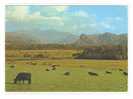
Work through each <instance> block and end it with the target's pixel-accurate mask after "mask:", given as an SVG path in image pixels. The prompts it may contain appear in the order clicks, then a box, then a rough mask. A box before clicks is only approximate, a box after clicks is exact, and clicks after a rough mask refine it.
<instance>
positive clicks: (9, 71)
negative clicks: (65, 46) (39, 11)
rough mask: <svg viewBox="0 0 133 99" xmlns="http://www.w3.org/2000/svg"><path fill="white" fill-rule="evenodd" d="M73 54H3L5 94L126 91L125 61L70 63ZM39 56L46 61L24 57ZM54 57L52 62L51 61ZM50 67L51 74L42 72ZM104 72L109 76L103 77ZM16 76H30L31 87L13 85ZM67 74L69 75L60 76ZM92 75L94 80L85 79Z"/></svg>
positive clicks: (51, 52)
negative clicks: (94, 74) (27, 74)
mask: <svg viewBox="0 0 133 99" xmlns="http://www.w3.org/2000/svg"><path fill="white" fill-rule="evenodd" d="M75 52H76V51H70V50H67V51H60V50H59V51H58V50H49V51H45V54H44V51H39V50H38V51H37V50H35V51H34V50H31V51H6V68H5V74H6V75H5V76H6V78H5V90H6V91H20V92H21V91H31V92H36V91H38V92H40V91H43V92H57V91H61V92H68V91H71V92H80V91H81V92H99V91H100V92H112V91H113V92H114V91H116V92H120V91H127V83H128V82H127V78H128V76H126V75H124V74H123V71H127V65H128V64H127V60H87V59H86V60H85V59H73V58H72V53H75ZM25 53H26V54H28V55H30V56H31V55H32V57H33V56H34V55H35V54H38V53H39V54H40V53H43V54H44V55H47V56H48V57H47V58H46V57H45V58H43V59H42V58H38V59H37V58H31V57H24V54H25ZM53 57H54V58H53ZM50 65H57V67H56V69H55V70H51V69H50V70H49V71H46V69H48V68H49V66H50ZM106 71H108V72H111V73H106ZM19 72H30V73H31V74H32V82H31V84H27V82H25V84H21V83H20V84H14V83H13V80H14V78H15V77H16V75H17V74H18V73H19ZM65 72H70V74H69V75H64V73H65ZM88 72H95V73H97V74H98V76H93V75H89V74H88Z"/></svg>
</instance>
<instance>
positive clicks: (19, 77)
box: [14, 72, 31, 84]
mask: <svg viewBox="0 0 133 99" xmlns="http://www.w3.org/2000/svg"><path fill="white" fill-rule="evenodd" d="M25 80H27V81H28V84H31V73H26V72H20V73H18V74H17V76H16V78H15V79H14V84H17V82H18V81H19V82H21V81H23V84H24V81H25Z"/></svg>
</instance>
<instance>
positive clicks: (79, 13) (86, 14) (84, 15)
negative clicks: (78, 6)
mask: <svg viewBox="0 0 133 99" xmlns="http://www.w3.org/2000/svg"><path fill="white" fill-rule="evenodd" d="M75 15H77V16H81V17H88V16H89V15H88V13H87V12H85V11H77V12H75Z"/></svg>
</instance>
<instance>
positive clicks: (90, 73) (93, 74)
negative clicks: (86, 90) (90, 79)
mask: <svg viewBox="0 0 133 99" xmlns="http://www.w3.org/2000/svg"><path fill="white" fill-rule="evenodd" d="M88 74H89V75H92V76H98V74H97V73H94V72H88Z"/></svg>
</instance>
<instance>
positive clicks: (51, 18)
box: [6, 5, 128, 35]
mask: <svg viewBox="0 0 133 99" xmlns="http://www.w3.org/2000/svg"><path fill="white" fill-rule="evenodd" d="M127 11H128V9H127V6H111V5H82V6H81V5H78V6H74V5H73V6H67V5H66V6H37V5H34V6H6V31H7V32H16V31H30V30H41V31H46V30H56V31H62V32H70V33H73V34H78V35H79V34H82V33H84V34H93V33H103V32H112V33H116V34H120V33H128V16H127V15H128V12H127Z"/></svg>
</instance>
